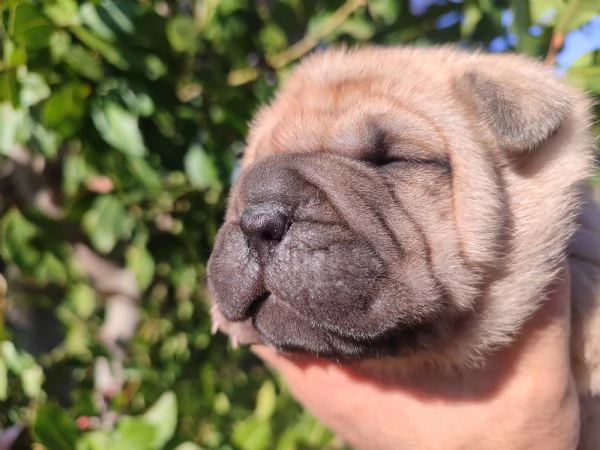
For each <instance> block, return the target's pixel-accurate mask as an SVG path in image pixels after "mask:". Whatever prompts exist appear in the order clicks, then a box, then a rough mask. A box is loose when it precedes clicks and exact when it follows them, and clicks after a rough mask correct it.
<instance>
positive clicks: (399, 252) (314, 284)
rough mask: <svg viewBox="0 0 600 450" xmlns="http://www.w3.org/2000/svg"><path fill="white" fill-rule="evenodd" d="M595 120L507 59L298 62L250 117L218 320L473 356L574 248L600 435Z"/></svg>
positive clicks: (447, 56)
mask: <svg viewBox="0 0 600 450" xmlns="http://www.w3.org/2000/svg"><path fill="white" fill-rule="evenodd" d="M591 121H592V120H591V105H590V101H589V100H588V99H587V98H586V97H585V96H584V95H583V94H581V93H580V92H578V91H576V90H575V89H572V88H570V87H568V86H566V85H565V84H563V83H561V82H559V81H558V80H556V79H555V78H554V76H553V75H552V73H551V72H550V71H549V69H548V68H546V67H544V66H542V65H541V64H538V63H536V62H533V61H531V60H529V59H526V58H523V57H519V56H515V55H488V54H482V53H476V54H473V53H470V52H466V51H460V50H457V49H454V48H448V47H441V48H375V47H365V48H357V49H345V48H341V49H332V50H327V51H323V52H321V53H317V54H315V55H312V56H310V57H308V58H306V59H305V60H304V61H303V62H302V63H301V64H300V65H299V66H298V67H297V69H296V70H295V71H294V72H293V74H292V75H291V76H290V77H289V78H288V79H287V81H286V82H285V83H284V85H283V87H282V88H281V90H280V91H279V93H278V94H277V95H276V97H275V99H274V101H273V102H272V103H271V104H270V105H268V106H264V107H263V108H262V109H261V110H260V111H259V112H258V114H257V116H256V117H255V119H254V121H253V123H252V126H251V130H250V134H249V138H248V144H247V149H246V152H245V155H244V160H243V168H242V171H241V173H240V176H239V178H238V180H237V181H236V183H235V185H234V186H233V188H232V191H231V194H230V198H229V204H228V208H227V213H226V217H225V223H224V225H223V226H222V228H221V230H220V231H219V234H218V236H217V239H216V243H215V246H214V250H213V253H212V255H211V258H210V261H209V266H208V284H209V289H210V292H211V295H212V298H213V300H214V307H213V311H212V312H213V321H214V326H215V328H220V329H222V330H223V331H225V332H226V333H228V334H229V335H230V336H231V337H232V339H234V340H235V341H238V342H240V343H243V344H248V343H259V342H262V343H265V344H267V345H269V346H271V347H273V348H275V349H278V350H281V351H287V352H304V353H309V354H313V355H317V356H320V357H324V358H332V359H336V360H339V361H349V362H353V361H354V362H356V361H359V362H360V364H362V365H363V366H364V365H365V364H366V365H368V364H373V365H377V366H378V367H379V368H381V365H382V364H383V365H385V366H386V367H391V368H393V371H402V372H404V373H408V374H409V376H410V374H411V373H415V372H418V371H419V370H427V368H429V369H431V368H435V370H465V369H468V368H470V367H474V366H477V365H480V364H482V363H484V362H485V358H486V357H487V356H489V355H490V352H492V351H494V350H495V349H498V348H501V347H505V346H508V345H510V344H511V342H512V341H513V340H514V338H515V336H516V335H517V334H518V333H519V331H520V329H521V328H522V326H523V324H524V323H525V321H526V320H527V319H528V318H529V317H530V316H531V315H532V313H533V312H535V311H536V310H537V309H538V308H540V306H541V304H542V302H543V301H544V298H545V288H546V287H547V286H548V285H549V283H550V282H551V280H552V279H553V278H554V277H555V276H556V274H557V270H558V268H559V266H560V262H561V261H562V260H563V258H564V257H565V255H567V256H568V258H569V264H570V269H571V274H572V275H571V276H572V281H573V287H572V320H573V331H572V342H573V371H574V376H575V379H576V380H577V384H578V388H579V390H580V396H581V399H582V410H583V422H582V423H583V431H582V433H583V434H582V441H581V442H582V444H581V448H582V449H583V448H585V450H592V448H593V449H598V448H600V443H599V442H600V441H599V442H596V443H595V444H594V443H593V442H594V439H595V438H594V436H592V435H593V434H594V433H593V430H594V429H596V428H598V430H596V433H600V417H598V416H599V415H600V407H599V403H598V401H597V400H595V396H596V395H600V311H599V309H598V308H599V304H600V303H599V302H600V297H599V292H598V291H599V284H600V265H599V261H600V230H599V227H600V215H599V213H598V208H597V207H596V206H595V205H594V204H593V203H592V201H591V200H590V195H589V191H588V190H587V189H586V179H587V178H588V176H589V175H590V174H591V173H592V170H593V165H594V145H593V138H592V134H591ZM594 409H595V410H597V413H596V414H594ZM596 420H597V421H598V422H596V423H595V424H594V421H596Z"/></svg>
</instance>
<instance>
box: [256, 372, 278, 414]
mask: <svg viewBox="0 0 600 450" xmlns="http://www.w3.org/2000/svg"><path fill="white" fill-rule="evenodd" d="M276 402H277V393H276V392H275V385H274V384H273V382H272V381H271V380H265V382H264V383H263V384H262V386H261V387H260V389H259V390H258V393H257V395H256V408H255V409H254V415H255V416H256V417H258V418H259V419H262V420H268V419H270V418H271V416H272V415H273V413H274V412H275V404H276Z"/></svg>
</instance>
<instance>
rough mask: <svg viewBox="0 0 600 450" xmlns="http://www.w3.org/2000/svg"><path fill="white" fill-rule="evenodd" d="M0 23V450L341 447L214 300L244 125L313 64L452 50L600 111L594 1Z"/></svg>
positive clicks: (186, 11)
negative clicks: (350, 55)
mask: <svg viewBox="0 0 600 450" xmlns="http://www.w3.org/2000/svg"><path fill="white" fill-rule="evenodd" d="M0 14H1V19H2V20H1V22H0V273H1V275H0V450H6V449H8V448H11V445H12V448H34V449H38V450H39V449H44V448H46V449H52V450H56V449H58V450H61V449H65V450H66V449H77V450H105V449H111V450H119V449H123V450H136V449H142V450H153V449H157V450H158V449H174V448H176V449H178V450H194V449H242V450H268V449H276V450H294V449H295V450H301V449H303V450H309V449H339V448H343V445H342V444H341V443H340V442H339V440H337V439H336V438H335V437H334V436H332V434H330V433H329V432H328V431H327V430H325V429H324V428H323V427H321V426H320V425H319V424H317V422H316V421H315V420H314V419H313V418H312V417H311V416H310V415H309V414H307V413H306V412H303V411H302V409H301V408H300V407H298V406H297V405H296V403H295V402H294V401H293V400H292V399H291V397H290V396H289V394H288V392H287V390H286V388H285V386H284V385H283V384H282V383H281V382H280V380H279V379H278V377H277V376H276V375H275V374H272V373H270V372H269V371H268V370H267V369H266V368H265V367H264V366H263V365H262V364H261V363H259V362H258V361H257V360H256V359H255V358H254V357H253V356H252V355H251V354H250V353H249V352H248V351H246V350H235V349H232V348H231V346H230V345H229V344H228V343H227V340H226V339H225V338H224V337H223V336H220V335H217V336H211V334H210V320H209V316H208V313H207V311H208V307H207V297H206V294H205V286H204V277H205V264H206V260H207V257H208V255H209V252H210V248H211V243H212V242H213V239H214V237H215V233H216V231H217V229H218V227H219V224H220V221H221V218H222V214H223V208H224V202H225V196H226V193H227V189H228V187H229V185H230V182H231V179H232V174H233V172H234V169H235V163H236V159H237V158H238V157H239V155H240V154H241V153H242V151H243V148H244V136H245V134H246V131H247V124H248V121H249V119H250V118H251V116H252V114H253V112H254V111H255V110H256V108H257V105H258V104H259V103H261V102H265V101H267V100H268V99H269V98H270V97H271V95H272V93H273V91H274V90H275V89H276V87H277V86H278V84H279V83H280V82H281V80H283V79H284V78H285V77H286V75H287V74H288V72H289V70H290V69H291V68H292V67H293V65H294V64H295V63H296V62H297V60H298V58H300V57H301V56H303V55H305V54H308V53H310V52H313V51H318V50H319V49H320V48H324V47H326V46H328V45H330V44H333V43H337V42H346V43H350V44H353V43H360V42H373V43H381V44H408V43H410V44H415V45H427V44H436V43H445V42H453V43H457V44H458V45H461V46H464V47H472V48H483V49H487V50H489V51H492V52H509V51H517V52H521V53H525V54H528V55H531V56H533V57H536V58H539V59H542V60H544V61H545V62H546V63H547V64H549V65H551V66H553V67H555V70H556V72H557V74H558V75H559V76H563V77H565V78H566V79H567V80H568V82H570V83H572V84H574V85H576V86H579V87H581V88H582V89H585V90H587V91H589V92H590V93H591V94H592V95H596V94H600V1H598V0H529V1H528V0H514V1H508V0H504V1H498V0H450V1H449V0H410V1H409V0H397V1H396V0H371V1H366V0H346V1H341V0H282V1H272V0H195V1H194V0H160V1H159V0H156V1H154V0H139V1H133V0H88V1H76V0H43V1H42V0H39V1H35V0H0ZM597 131H598V132H600V128H597Z"/></svg>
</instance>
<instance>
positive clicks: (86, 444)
mask: <svg viewBox="0 0 600 450" xmlns="http://www.w3.org/2000/svg"><path fill="white" fill-rule="evenodd" d="M110 440H111V439H110V435H109V434H108V433H107V432H106V431H91V432H89V433H85V434H84V435H83V436H82V437H81V438H80V439H78V440H77V447H76V450H107V449H110V448H111V443H110ZM132 450H133V449H132Z"/></svg>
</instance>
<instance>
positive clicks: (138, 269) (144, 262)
mask: <svg viewBox="0 0 600 450" xmlns="http://www.w3.org/2000/svg"><path fill="white" fill-rule="evenodd" d="M125 261H126V263H127V267H128V268H129V269H131V271H132V272H133V273H134V274H135V279H136V281H137V283H138V286H139V288H140V289H142V290H144V289H146V288H147V287H148V286H149V285H150V283H151V282H152V279H153V278H154V270H155V265H154V259H153V258H152V254H151V253H150V252H149V251H148V249H146V247H134V246H130V247H129V248H128V249H127V253H126V254H125Z"/></svg>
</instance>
